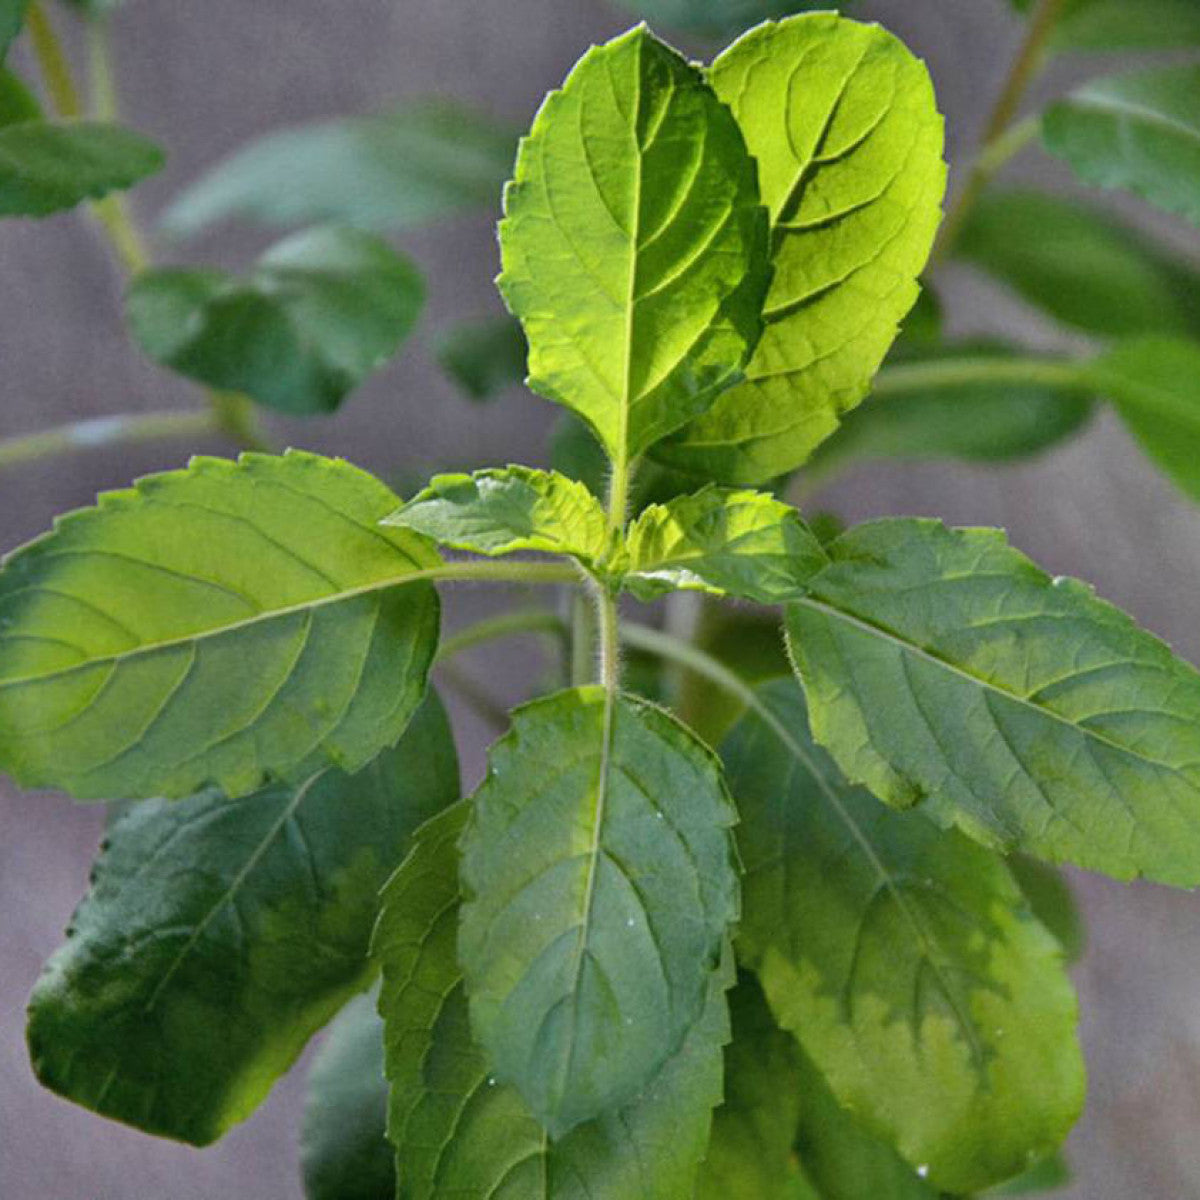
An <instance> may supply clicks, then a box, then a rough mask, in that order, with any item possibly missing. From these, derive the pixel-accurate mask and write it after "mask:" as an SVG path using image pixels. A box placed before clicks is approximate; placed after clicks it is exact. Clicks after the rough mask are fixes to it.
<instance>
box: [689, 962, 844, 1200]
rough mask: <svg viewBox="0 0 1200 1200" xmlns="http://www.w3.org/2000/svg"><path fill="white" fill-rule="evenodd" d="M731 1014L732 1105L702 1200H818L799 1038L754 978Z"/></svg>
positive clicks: (704, 1178) (719, 1123)
mask: <svg viewBox="0 0 1200 1200" xmlns="http://www.w3.org/2000/svg"><path fill="white" fill-rule="evenodd" d="M729 1012H730V1018H731V1021H732V1028H733V1040H732V1041H731V1042H730V1043H729V1045H728V1046H726V1047H725V1102H724V1103H723V1104H722V1105H721V1107H720V1108H718V1109H717V1111H716V1113H714V1114H713V1129H712V1139H711V1141H710V1142H709V1146H708V1156H707V1157H706V1158H705V1160H704V1167H703V1169H702V1170H701V1173H700V1186H699V1188H698V1189H697V1191H696V1200H819V1198H818V1195H817V1193H816V1192H815V1191H814V1190H813V1188H812V1187H811V1186H810V1184H809V1183H808V1181H807V1180H806V1179H805V1177H804V1172H803V1171H802V1170H801V1169H800V1164H799V1162H798V1161H797V1159H796V1154H795V1150H794V1145H795V1141H796V1133H797V1130H799V1128H800V1111H801V1109H802V1108H805V1107H807V1105H808V1097H807V1095H806V1094H805V1093H806V1091H807V1089H806V1088H805V1087H804V1081H803V1079H802V1077H801V1074H800V1063H799V1057H800V1052H799V1048H798V1047H797V1045H796V1042H795V1039H794V1038H792V1037H790V1036H789V1035H788V1034H786V1033H784V1032H783V1031H782V1030H781V1029H780V1028H779V1026H778V1025H776V1024H775V1022H774V1020H772V1018H771V1013H770V1010H769V1009H768V1008H767V1004H766V1001H765V1000H764V999H763V994H762V989H761V988H760V987H759V986H758V983H757V981H756V980H755V978H754V976H753V975H750V974H747V973H744V972H743V973H742V974H740V975H739V976H738V982H737V987H735V988H734V989H733V991H732V992H731V993H730V995H729ZM863 1194H864V1195H866V1193H863Z"/></svg>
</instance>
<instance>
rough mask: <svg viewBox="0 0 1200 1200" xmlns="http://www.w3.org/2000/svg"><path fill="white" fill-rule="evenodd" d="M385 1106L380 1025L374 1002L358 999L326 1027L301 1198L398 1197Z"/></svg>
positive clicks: (311, 1098) (312, 1078)
mask: <svg viewBox="0 0 1200 1200" xmlns="http://www.w3.org/2000/svg"><path fill="white" fill-rule="evenodd" d="M387 1106H388V1089H387V1081H386V1080H385V1079H384V1077H383V1022H382V1021H381V1020H380V1019H379V1014H378V1013H377V1012H376V1011H375V1000H374V998H373V997H371V996H356V997H355V998H354V999H353V1000H351V1001H350V1003H349V1004H348V1005H347V1006H346V1007H345V1008H344V1009H343V1010H342V1012H341V1013H339V1014H338V1016H337V1018H336V1019H335V1020H334V1022H333V1024H332V1025H331V1026H330V1027H329V1034H328V1037H327V1039H326V1041H325V1044H324V1045H323V1046H322V1047H321V1049H320V1052H319V1053H318V1054H317V1057H316V1058H315V1059H314V1060H313V1065H312V1073H311V1074H310V1075H309V1079H308V1100H307V1102H306V1103H305V1106H304V1132H303V1134H302V1135H301V1138H300V1168H301V1173H302V1175H303V1177H304V1195H305V1198H306V1200H395V1197H396V1162H395V1155H394V1154H393V1152H392V1148H391V1146H390V1145H389V1144H388V1140H387V1138H386V1136H385V1135H384V1130H385V1129H386V1127H387Z"/></svg>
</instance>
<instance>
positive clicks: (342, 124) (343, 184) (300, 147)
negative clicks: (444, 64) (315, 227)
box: [163, 102, 517, 237]
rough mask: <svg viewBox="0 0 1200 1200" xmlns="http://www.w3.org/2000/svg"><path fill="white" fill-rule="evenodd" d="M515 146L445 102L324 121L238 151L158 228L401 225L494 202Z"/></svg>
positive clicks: (179, 231) (494, 126)
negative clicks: (238, 221) (234, 223)
mask: <svg viewBox="0 0 1200 1200" xmlns="http://www.w3.org/2000/svg"><path fill="white" fill-rule="evenodd" d="M516 148H517V138H516V134H515V133H513V132H512V131H510V130H509V129H508V128H507V127H506V126H504V125H500V124H498V123H496V122H494V121H491V120H489V119H488V118H486V117H484V116H482V115H481V114H479V113H477V112H474V111H472V110H471V109H467V108H464V107H462V106H461V105H457V104H453V103H449V102H438V103H427V104H422V105H418V106H416V107H414V108H410V109H407V110H405V111H402V112H397V113H392V114H389V115H386V116H376V117H348V118H344V119H342V120H336V121H323V122H321V123H320V124H316V125H308V126H304V127H301V128H298V129H289V130H286V131H284V132H282V133H274V134H270V135H269V136H267V137H265V138H262V139H260V140H259V141H256V142H253V143H251V144H250V145H248V146H246V147H245V148H243V149H242V150H239V151H238V152H237V153H236V154H234V155H233V157H232V158H229V159H227V160H226V161H225V162H223V163H221V164H220V165H219V166H217V167H215V168H214V169H213V170H212V171H210V172H209V173H208V174H207V175H205V176H203V177H202V178H201V179H200V180H199V182H197V183H195V184H193V185H192V186H191V187H190V188H189V189H188V190H187V191H186V192H184V193H183V195H182V196H180V197H179V198H178V199H177V200H176V201H175V203H174V204H172V205H171V207H170V209H168V211H167V214H166V216H165V217H164V218H163V224H164V226H165V228H166V229H167V230H168V232H170V233H172V234H175V235H176V236H181V237H186V236H189V235H191V234H195V233H198V232H199V231H200V230H202V229H204V228H205V227H206V226H208V225H211V224H213V223H214V222H216V221H222V220H225V219H227V218H229V217H247V218H251V219H253V220H256V221H259V222H261V223H263V224H267V225H283V226H290V225H309V224H319V223H322V222H326V221H329V222H334V223H336V224H341V225H353V226H357V227H359V228H364V229H379V230H387V229H408V228H411V227H412V226H414V225H423V224H426V223H428V222H430V221H436V220H440V219H441V218H443V217H446V216H451V215H454V214H455V213H459V212H463V211H465V210H468V209H472V208H484V207H489V206H494V205H496V204H497V202H498V200H499V198H500V189H501V187H502V186H503V184H504V181H505V180H506V179H507V178H508V176H509V173H510V172H511V171H512V164H513V155H514V154H515V153H516Z"/></svg>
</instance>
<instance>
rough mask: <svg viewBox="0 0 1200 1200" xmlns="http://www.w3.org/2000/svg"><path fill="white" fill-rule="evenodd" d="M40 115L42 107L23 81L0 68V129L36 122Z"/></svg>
mask: <svg viewBox="0 0 1200 1200" xmlns="http://www.w3.org/2000/svg"><path fill="white" fill-rule="evenodd" d="M41 115H42V106H41V105H40V104H39V103H38V102H37V98H36V97H35V96H34V94H33V93H32V92H31V91H30V90H29V88H28V87H27V86H26V84H25V82H24V80H22V79H21V77H20V76H19V75H16V74H14V73H13V72H12V71H8V70H5V69H3V68H0V128H2V127H3V126H5V125H16V124H17V123H19V122H21V121H36V120H38V119H39V118H40V117H41Z"/></svg>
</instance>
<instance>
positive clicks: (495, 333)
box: [437, 317, 529, 400]
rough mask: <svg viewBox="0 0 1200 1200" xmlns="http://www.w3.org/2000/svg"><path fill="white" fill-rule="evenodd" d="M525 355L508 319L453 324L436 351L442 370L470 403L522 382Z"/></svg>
mask: <svg viewBox="0 0 1200 1200" xmlns="http://www.w3.org/2000/svg"><path fill="white" fill-rule="evenodd" d="M528 356H529V347H528V346H527V345H526V344H525V334H524V333H523V332H522V330H521V326H520V325H518V324H517V322H516V321H514V320H512V318H510V317H499V318H497V319H495V320H491V321H477V322H474V323H472V324H469V325H456V326H455V327H454V328H453V329H452V330H450V332H449V333H448V334H446V335H445V336H444V337H443V338H442V340H441V341H440V342H439V343H438V348H437V357H438V362H439V363H440V364H441V366H442V370H444V371H445V372H446V374H447V375H449V376H450V378H451V379H453V380H454V382H455V383H457V384H458V386H459V387H460V388H462V390H463V391H464V392H465V393H466V394H467V395H468V396H469V397H470V398H471V399H472V400H491V399H492V398H493V397H494V396H495V395H496V394H497V393H498V392H502V391H503V390H504V389H505V388H508V387H513V386H514V385H516V384H519V383H523V382H524V380H525V368H526V360H527V358H528Z"/></svg>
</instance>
